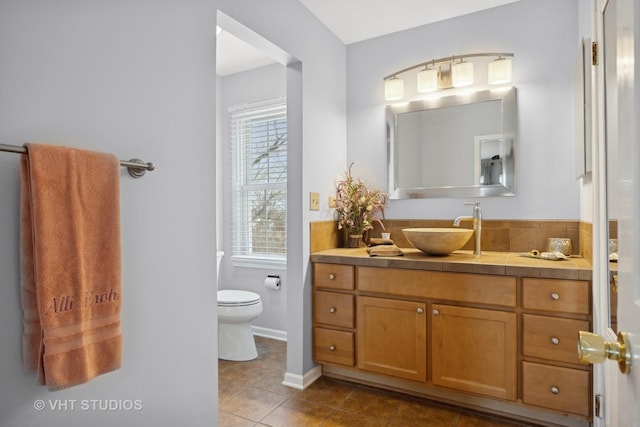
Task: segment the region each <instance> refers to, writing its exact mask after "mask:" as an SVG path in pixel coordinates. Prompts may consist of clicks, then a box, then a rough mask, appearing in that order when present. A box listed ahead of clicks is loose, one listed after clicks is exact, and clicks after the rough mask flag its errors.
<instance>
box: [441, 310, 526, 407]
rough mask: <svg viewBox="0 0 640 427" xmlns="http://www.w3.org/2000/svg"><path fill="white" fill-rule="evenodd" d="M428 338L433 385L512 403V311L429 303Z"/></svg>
mask: <svg viewBox="0 0 640 427" xmlns="http://www.w3.org/2000/svg"><path fill="white" fill-rule="evenodd" d="M431 337H432V349H431V361H432V374H433V383H434V384H436V385H440V386H445V387H450V388H455V389H458V390H463V391H467V392H472V393H478V394H483V395H486V396H492V397H498V398H501V399H507V400H514V401H515V400H516V398H517V359H518V355H517V348H518V347H517V323H516V314H515V313H510V312H504V311H496V310H484V309H477V308H468V307H455V306H449V305H441V304H433V306H432V317H431Z"/></svg>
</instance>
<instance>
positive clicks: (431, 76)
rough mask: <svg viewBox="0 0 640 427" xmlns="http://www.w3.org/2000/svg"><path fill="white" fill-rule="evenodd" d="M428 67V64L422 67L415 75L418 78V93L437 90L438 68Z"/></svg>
mask: <svg viewBox="0 0 640 427" xmlns="http://www.w3.org/2000/svg"><path fill="white" fill-rule="evenodd" d="M429 67H430V66H429V65H427V66H426V67H424V70H422V71H420V72H419V73H418V75H417V76H416V78H417V80H418V82H417V86H416V88H417V89H418V92H420V93H425V92H433V91H435V90H438V70H437V69H436V68H429ZM431 67H433V65H431Z"/></svg>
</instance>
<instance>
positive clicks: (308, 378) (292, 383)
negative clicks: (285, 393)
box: [282, 365, 322, 390]
mask: <svg viewBox="0 0 640 427" xmlns="http://www.w3.org/2000/svg"><path fill="white" fill-rule="evenodd" d="M321 376H322V366H321V365H316V366H314V367H313V368H312V369H311V370H309V371H308V372H307V373H306V374H304V375H298V374H292V373H291V372H286V373H285V374H284V381H283V382H282V385H285V386H287V387H291V388H295V389H298V390H304V389H305V388H307V387H309V386H310V385H311V384H313V382H314V381H315V380H317V379H318V378H320V377H321Z"/></svg>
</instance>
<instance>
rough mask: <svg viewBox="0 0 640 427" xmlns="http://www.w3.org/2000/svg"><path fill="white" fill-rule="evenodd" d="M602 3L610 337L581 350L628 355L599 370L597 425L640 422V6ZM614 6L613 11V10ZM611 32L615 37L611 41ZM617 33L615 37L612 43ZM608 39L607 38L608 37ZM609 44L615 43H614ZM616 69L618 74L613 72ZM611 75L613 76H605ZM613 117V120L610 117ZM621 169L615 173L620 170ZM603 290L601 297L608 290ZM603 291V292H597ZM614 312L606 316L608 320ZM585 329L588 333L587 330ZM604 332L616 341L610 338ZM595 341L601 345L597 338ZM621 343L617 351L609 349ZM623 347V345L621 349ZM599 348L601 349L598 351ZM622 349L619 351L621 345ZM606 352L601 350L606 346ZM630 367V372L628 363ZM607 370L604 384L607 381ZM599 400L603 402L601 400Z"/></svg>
mask: <svg viewBox="0 0 640 427" xmlns="http://www.w3.org/2000/svg"><path fill="white" fill-rule="evenodd" d="M595 3H596V7H597V9H596V10H595V11H594V13H595V16H596V19H595V22H596V40H598V46H599V47H601V48H604V49H603V50H605V51H604V52H601V54H600V55H599V56H600V58H599V60H598V66H597V70H596V75H597V78H596V79H595V82H596V86H597V89H599V90H597V93H598V97H597V103H598V104H597V106H598V108H597V110H598V113H597V117H596V124H595V128H594V129H595V134H596V135H597V136H598V138H597V141H598V143H597V144H596V145H597V146H596V148H595V150H596V152H595V153H594V154H595V157H594V158H595V159H596V161H597V165H596V168H594V170H597V172H595V173H594V176H593V182H594V184H593V185H594V201H595V212H594V230H593V231H594V242H593V246H594V248H593V249H594V250H593V265H594V306H595V310H596V313H595V314H596V315H595V316H594V318H598V319H599V320H598V321H596V322H594V330H595V331H596V332H599V333H600V334H601V335H602V338H600V339H602V341H593V342H590V343H589V342H587V341H589V340H588V339H587V340H586V341H585V340H583V337H582V335H581V339H580V344H579V346H578V347H579V352H580V353H582V356H586V359H587V360H588V359H589V354H594V355H595V359H592V360H595V361H599V360H597V359H601V358H602V357H603V356H606V357H608V358H609V359H621V360H622V362H619V365H620V368H621V369H620V370H619V369H618V368H617V367H616V365H615V364H612V363H611V362H607V365H604V366H603V367H602V368H598V369H596V370H595V372H597V374H596V381H595V384H594V390H595V392H596V394H601V395H603V399H602V409H603V410H602V411H601V412H600V414H595V415H596V417H595V418H594V425H595V426H612V427H614V426H640V405H638V402H639V401H640V358H639V356H640V210H639V209H638V206H640V204H639V201H640V141H639V130H638V126H639V124H638V115H639V114H640V94H638V93H637V92H636V91H637V88H636V82H637V81H638V82H640V80H638V77H639V69H640V67H636V66H635V65H634V62H635V56H636V51H637V50H638V48H640V37H639V36H638V29H639V28H640V25H639V24H638V23H639V22H640V6H639V5H638V4H637V2H636V1H634V0H598V1H596V2H595ZM608 14H609V16H607V15H608ZM607 37H609V40H608V41H609V43H607V42H606V40H604V39H606V38H607ZM612 39H613V43H610V42H611V40H612ZM603 41H604V43H603ZM607 46H608V48H607ZM610 55H613V59H614V61H613V62H612V63H613V64H615V78H613V79H610V78H605V74H606V73H605V71H604V63H605V60H606V57H607V56H610ZM609 77H611V76H609ZM605 82H606V83H605ZM607 92H609V93H610V94H611V93H612V92H613V93H614V94H615V96H614V97H613V98H615V99H616V101H615V108H614V110H615V117H608V116H606V114H605V111H604V110H605V100H606V96H605V94H606V93H607ZM605 117H606V122H605ZM607 126H614V127H615V132H614V135H615V138H616V146H617V150H616V151H617V154H616V155H615V156H614V158H610V159H609V167H610V168H615V171H616V175H615V178H614V182H612V184H613V185H610V186H609V191H608V192H609V193H610V194H607V190H606V189H607V181H606V166H605V165H606V163H607V159H606V155H605V153H606V150H605V148H606V138H605V135H606V133H605V131H604V130H605V128H606V127H607ZM612 176H613V174H612ZM607 198H609V199H613V200H615V201H616V206H615V211H616V216H617V218H616V219H617V223H618V265H617V270H618V287H617V289H618V306H617V326H616V327H617V330H618V331H619V339H620V341H621V342H622V345H618V344H615V342H616V341H617V338H616V337H615V335H614V334H613V332H612V329H611V328H610V327H609V325H610V324H609V320H608V319H609V307H608V305H604V304H602V300H603V299H606V295H608V292H609V290H608V282H609V281H608V269H606V268H603V266H606V265H607V264H608V262H609V258H608V252H607V249H606V248H607V241H606V238H607V234H606V232H604V231H603V230H606V227H607V215H606V214H603V212H606V204H607ZM600 297H601V298H600ZM596 298H598V299H596ZM603 318H606V320H603ZM581 334H582V333H581ZM604 340H606V341H609V343H608V344H606V345H602V344H603V342H604ZM591 344H594V345H591ZM607 347H608V348H609V349H614V351H613V352H611V351H608V350H607ZM616 349H617V350H616ZM592 352H593V353H592ZM616 352H618V353H620V355H619V356H617V355H616V354H615V353H616ZM598 353H599V354H598ZM625 367H626V368H629V369H628V372H627V373H626V374H623V373H621V371H622V368H625ZM599 378H602V384H599ZM597 406H598V405H596V407H597Z"/></svg>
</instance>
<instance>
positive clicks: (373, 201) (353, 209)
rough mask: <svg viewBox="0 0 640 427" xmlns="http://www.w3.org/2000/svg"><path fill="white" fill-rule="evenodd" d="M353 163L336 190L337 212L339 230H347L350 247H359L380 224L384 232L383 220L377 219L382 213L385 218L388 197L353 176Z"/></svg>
mask: <svg viewBox="0 0 640 427" xmlns="http://www.w3.org/2000/svg"><path fill="white" fill-rule="evenodd" d="M352 167H353V163H351V164H350V165H349V169H348V170H347V171H346V172H345V177H344V179H342V180H341V181H338V185H337V188H336V212H337V213H338V229H340V230H342V229H344V230H346V232H347V234H348V236H347V237H348V244H347V246H348V247H359V246H360V244H361V241H362V236H363V235H364V234H365V233H366V232H367V231H368V230H371V229H373V224H374V223H376V222H377V223H378V224H380V226H381V227H382V229H383V230H384V224H383V223H382V220H381V219H380V218H378V217H376V214H377V213H378V212H380V213H381V214H382V215H383V217H384V207H385V205H386V203H387V195H386V194H385V193H383V192H382V191H380V190H378V189H375V188H368V187H367V185H366V184H365V183H364V182H363V181H362V180H361V179H360V178H354V177H353V175H352V174H351V168H352Z"/></svg>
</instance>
